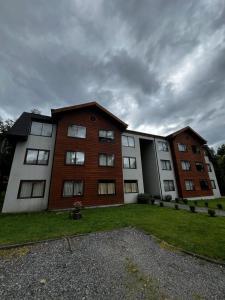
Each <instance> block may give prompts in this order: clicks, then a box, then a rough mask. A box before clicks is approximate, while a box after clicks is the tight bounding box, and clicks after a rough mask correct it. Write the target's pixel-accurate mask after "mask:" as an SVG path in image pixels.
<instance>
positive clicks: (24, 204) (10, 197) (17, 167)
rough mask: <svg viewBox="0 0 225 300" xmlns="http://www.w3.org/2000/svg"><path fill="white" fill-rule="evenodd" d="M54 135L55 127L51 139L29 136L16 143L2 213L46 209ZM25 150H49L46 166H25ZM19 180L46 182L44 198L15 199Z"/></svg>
mask: <svg viewBox="0 0 225 300" xmlns="http://www.w3.org/2000/svg"><path fill="white" fill-rule="evenodd" d="M55 134H56V127H55V126H53V133H52V137H43V136H35V135H29V136H28V139H27V141H25V142H18V143H17V145H16V149H15V154H14V158H13V163H12V167H11V172H10V177H9V182H8V186H7V190H6V195H5V200H4V205H3V209H2V212H4V213H9V212H25V211H26V212H28V211H41V210H45V209H46V208H47V205H48V194H49V186H50V178H51V169H52V161H53V154H54V144H55ZM27 148H35V149H44V150H50V154H49V163H48V165H47V166H38V165H25V164H24V158H25V153H26V149H27ZM21 180H46V185H45V194H44V197H43V198H33V199H17V195H18V190H19V185H20V181H21Z"/></svg>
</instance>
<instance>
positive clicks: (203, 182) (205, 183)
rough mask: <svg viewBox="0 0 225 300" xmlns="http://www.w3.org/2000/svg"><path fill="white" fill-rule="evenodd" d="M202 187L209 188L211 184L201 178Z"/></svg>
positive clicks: (203, 188)
mask: <svg viewBox="0 0 225 300" xmlns="http://www.w3.org/2000/svg"><path fill="white" fill-rule="evenodd" d="M200 187H201V189H202V190H208V189H209V184H208V181H207V180H204V179H202V180H200Z"/></svg>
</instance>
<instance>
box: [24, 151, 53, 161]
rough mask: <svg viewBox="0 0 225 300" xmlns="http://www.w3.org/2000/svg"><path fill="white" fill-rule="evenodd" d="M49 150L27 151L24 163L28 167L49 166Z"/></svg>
mask: <svg viewBox="0 0 225 300" xmlns="http://www.w3.org/2000/svg"><path fill="white" fill-rule="evenodd" d="M48 159H49V150H38V149H27V151H26V155H25V160H24V163H25V164H26V165H47V164H48Z"/></svg>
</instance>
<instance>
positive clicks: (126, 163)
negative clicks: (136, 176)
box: [123, 157, 136, 169]
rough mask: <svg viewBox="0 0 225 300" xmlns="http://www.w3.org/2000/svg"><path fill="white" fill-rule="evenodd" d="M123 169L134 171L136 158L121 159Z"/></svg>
mask: <svg viewBox="0 0 225 300" xmlns="http://www.w3.org/2000/svg"><path fill="white" fill-rule="evenodd" d="M123 168H124V169H136V158H135V157H123Z"/></svg>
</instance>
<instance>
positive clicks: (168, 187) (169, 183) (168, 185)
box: [163, 180, 175, 192]
mask: <svg viewBox="0 0 225 300" xmlns="http://www.w3.org/2000/svg"><path fill="white" fill-rule="evenodd" d="M163 183H164V190H165V192H169V191H175V186H174V181H173V180H163Z"/></svg>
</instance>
